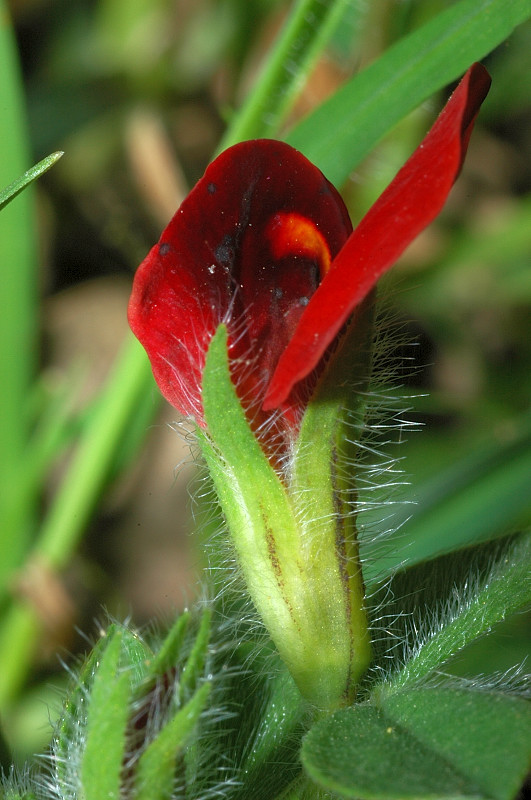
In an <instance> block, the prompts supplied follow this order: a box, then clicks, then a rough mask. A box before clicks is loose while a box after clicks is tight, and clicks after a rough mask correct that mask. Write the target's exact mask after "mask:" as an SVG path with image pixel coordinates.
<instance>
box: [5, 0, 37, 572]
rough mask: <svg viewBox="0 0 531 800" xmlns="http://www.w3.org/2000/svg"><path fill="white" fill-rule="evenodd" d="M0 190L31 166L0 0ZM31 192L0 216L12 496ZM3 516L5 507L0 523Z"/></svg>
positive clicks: (26, 315) (30, 328)
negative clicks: (0, 187) (29, 164)
mask: <svg viewBox="0 0 531 800" xmlns="http://www.w3.org/2000/svg"><path fill="white" fill-rule="evenodd" d="M0 64H1V65H2V66H1V69H0V108H1V109H2V114H1V117H0V143H1V144H0V148H1V149H0V186H5V185H6V184H8V183H10V182H11V181H13V180H14V179H16V178H17V177H18V176H19V175H20V174H21V173H22V172H24V170H25V169H26V168H27V166H28V162H29V158H28V152H29V146H28V141H27V131H26V114H25V109H24V102H23V91H22V83H21V79H20V74H19V66H18V59H17V53H16V47H15V39H14V36H13V31H12V27H11V24H10V18H9V13H8V9H7V7H6V4H5V2H4V1H3V0H0ZM34 222H35V220H34V215H33V205H32V196H31V190H30V191H28V192H24V194H22V195H21V196H20V197H18V198H17V200H16V202H14V203H12V204H11V205H10V206H9V208H4V209H3V210H2V212H1V213H0V263H1V264H2V313H1V314H0V348H1V350H2V353H1V357H0V386H1V387H2V413H1V414H0V453H1V454H2V457H1V458H0V486H1V487H2V492H4V491H5V492H6V494H7V493H8V492H9V485H10V477H11V470H12V468H13V465H14V464H17V463H18V461H19V459H20V456H21V454H22V452H23V450H24V447H25V444H26V437H27V425H26V419H25V417H24V415H23V414H22V411H21V410H22V408H23V407H24V401H25V399H26V395H27V393H28V390H29V386H30V383H31V380H32V377H33V374H34V369H35V359H36V354H37V347H36V341H37V331H36V325H37V311H36V309H37V303H36V286H37V280H36V274H35V269H36V243H35V234H34ZM31 516H32V506H31V504H28V508H27V514H26V519H25V520H24V523H23V524H21V526H20V527H19V529H18V530H17V531H11V530H8V529H6V528H4V527H3V526H2V525H1V524H0V561H1V560H2V559H3V554H4V551H5V550H6V549H7V548H9V547H10V546H11V543H12V539H13V536H15V535H16V536H17V537H18V539H17V540H18V542H19V544H20V545H21V546H25V545H26V543H28V542H29V536H30V529H31ZM1 518H2V511H1V507H0V521H1Z"/></svg>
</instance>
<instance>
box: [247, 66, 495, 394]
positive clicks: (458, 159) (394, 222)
mask: <svg viewBox="0 0 531 800" xmlns="http://www.w3.org/2000/svg"><path fill="white" fill-rule="evenodd" d="M489 87H490V76H489V74H488V72H487V71H486V69H485V68H484V67H483V66H482V65H481V64H473V65H472V66H471V67H470V69H469V70H468V71H467V73H466V74H465V76H464V78H463V79H462V80H461V82H460V84H459V85H458V87H457V88H456V90H455V92H454V93H453V94H452V96H451V97H450V99H449V101H448V103H447V104H446V106H445V108H444V109H443V110H442V112H441V114H440V115H439V117H438V118H437V120H436V122H435V124H434V125H433V127H432V128H431V130H430V132H429V133H428V135H427V136H426V138H425V139H424V141H423V142H422V144H421V145H420V146H419V147H418V148H417V150H416V151H415V152H414V153H413V155H412V156H411V158H410V159H409V160H408V161H407V162H406V164H405V165H404V166H403V167H402V169H401V170H400V171H399V172H398V174H397V175H396V177H395V178H394V180H393V181H392V182H391V184H390V185H389V186H388V187H387V189H386V190H385V191H384V192H383V194H382V195H381V197H380V198H379V199H378V200H377V201H376V203H375V204H374V206H373V207H372V208H371V209H370V211H369V212H368V213H367V214H366V216H365V217H364V218H363V219H362V221H361V222H360V223H359V225H358V226H357V228H356V229H355V230H354V232H353V233H352V235H351V236H350V237H349V239H348V241H347V243H346V244H345V246H344V247H343V248H342V249H341V251H340V253H339V254H338V256H337V257H336V258H335V259H334V260H333V262H332V265H331V267H330V270H329V272H328V273H327V275H326V276H325V278H324V280H323V281H322V283H321V284H320V286H319V287H318V289H317V290H316V292H315V294H314V295H313V297H312V299H311V302H310V303H309V305H308V306H307V308H306V309H305V311H304V313H303V314H302V316H301V319H300V322H299V324H298V326H297V328H296V330H295V333H294V334H293V338H292V339H291V341H290V342H289V344H288V346H287V347H286V349H285V351H284V352H283V354H282V356H281V358H280V360H279V362H278V365H277V368H276V370H275V372H274V374H273V378H272V380H271V383H270V385H269V387H268V390H267V393H266V398H265V401H264V404H263V408H264V409H265V410H268V409H272V408H276V407H279V406H280V405H281V404H282V403H283V402H284V401H285V400H286V398H287V397H288V396H289V394H290V393H291V391H292V389H293V387H294V386H295V384H296V383H297V382H298V381H300V380H302V379H303V378H305V377H306V376H307V375H309V373H310V372H311V371H312V370H313V369H314V367H316V365H317V364H318V362H319V360H320V359H321V357H322V356H323V354H324V353H325V351H326V348H327V347H328V345H329V344H330V343H331V342H332V341H333V340H334V338H335V337H336V336H337V334H338V332H339V331H340V330H341V328H342V326H343V325H344V324H345V322H346V321H347V319H348V318H349V316H350V314H351V313H352V311H353V310H354V309H355V308H356V306H358V305H359V304H360V303H361V301H362V300H363V299H364V298H365V297H366V296H367V295H368V293H369V292H370V290H371V289H372V288H373V286H374V285H375V284H376V282H377V281H378V279H379V278H380V277H381V276H382V275H383V274H384V273H385V272H386V271H387V270H388V269H389V268H390V267H392V266H393V264H394V263H395V262H396V260H397V259H398V257H399V256H400V255H401V253H402V252H403V251H404V250H405V248H406V247H407V246H408V245H409V244H410V243H411V242H412V241H413V239H415V237H416V236H417V235H418V234H419V233H420V232H421V231H422V230H423V229H424V228H425V227H426V226H427V225H429V223H430V222H431V221H432V220H433V219H434V218H435V217H436V216H437V214H438V213H439V212H440V210H441V208H442V207H443V205H444V202H445V200H446V198H447V196H448V193H449V191H450V189H451V188H452V185H453V183H454V181H455V180H456V178H457V176H458V175H459V172H460V170H461V166H462V164H463V160H464V157H465V154H466V149H467V146H468V141H469V139H470V135H471V133H472V128H473V125H474V121H475V118H476V116H477V113H478V111H479V108H480V106H481V103H482V102H483V100H484V99H485V97H486V95H487V92H488V90H489Z"/></svg>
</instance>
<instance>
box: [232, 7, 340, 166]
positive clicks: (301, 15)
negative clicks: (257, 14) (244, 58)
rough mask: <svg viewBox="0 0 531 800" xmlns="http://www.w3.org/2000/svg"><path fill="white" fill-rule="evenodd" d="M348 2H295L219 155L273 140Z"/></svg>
mask: <svg viewBox="0 0 531 800" xmlns="http://www.w3.org/2000/svg"><path fill="white" fill-rule="evenodd" d="M349 2H350V0H328V2H323V0H297V2H296V3H295V4H294V7H293V10H292V12H291V14H290V16H289V17H288V20H287V21H286V24H285V26H284V28H283V30H282V32H281V34H280V36H279V38H278V41H277V44H276V46H275V49H274V50H273V52H272V53H271V55H270V56H269V58H268V59H267V63H266V65H265V67H264V69H263V71H262V73H261V75H260V77H259V79H258V81H257V82H256V83H255V84H254V86H253V88H252V90H251V94H250V95H249V96H248V98H247V100H246V102H245V104H244V106H243V108H242V109H241V111H240V112H239V113H238V114H237V116H236V117H235V119H234V121H233V123H232V124H231V125H230V127H229V129H228V130H227V132H226V134H225V136H224V137H223V139H222V141H221V144H220V146H219V152H221V151H222V150H225V148H227V147H230V146H231V145H233V144H235V143H236V142H240V141H243V140H244V139H254V138H257V137H268V136H274V135H275V134H276V133H277V131H278V129H279V127H280V125H281V124H282V122H283V121H284V120H285V118H286V115H287V113H288V112H289V110H290V108H291V106H292V104H293V101H294V99H295V97H296V95H297V94H298V92H299V91H300V90H301V88H302V86H303V84H304V80H305V78H306V76H307V75H308V73H309V71H310V69H311V68H312V66H313V65H314V63H315V62H316V60H317V58H318V57H319V55H320V54H321V53H322V51H323V49H324V47H325V46H326V44H327V42H328V41H329V39H330V37H331V36H332V34H333V32H334V30H335V29H336V27H337V25H338V24H339V22H340V21H341V19H342V17H343V15H344V13H345V10H346V9H347V8H348V6H349Z"/></svg>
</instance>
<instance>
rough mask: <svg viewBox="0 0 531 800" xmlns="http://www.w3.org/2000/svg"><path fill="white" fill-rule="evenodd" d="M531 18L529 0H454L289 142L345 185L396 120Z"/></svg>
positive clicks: (311, 116) (307, 120) (310, 117)
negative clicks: (456, 0)
mask: <svg viewBox="0 0 531 800" xmlns="http://www.w3.org/2000/svg"><path fill="white" fill-rule="evenodd" d="M529 17H531V4H530V2H529V0H513V2H511V3H507V1H506V0H461V2H459V3H455V4H453V5H452V6H451V8H448V9H446V10H445V11H443V12H442V13H440V14H438V15H437V16H436V17H435V18H434V19H431V20H430V21H429V22H427V23H426V24H425V25H423V26H421V27H420V28H419V29H417V30H416V31H414V32H413V33H411V34H409V35H408V36H406V37H404V38H403V39H401V40H400V41H399V42H397V44H395V45H394V46H393V47H391V48H389V50H387V52H385V53H384V54H383V55H382V56H381V57H380V58H379V59H378V60H377V61H375V62H373V63H372V64H370V66H369V67H367V68H366V69H365V70H363V72H360V73H359V74H358V75H356V76H355V77H354V78H353V79H352V80H351V81H349V82H348V83H346V84H345V85H344V86H343V87H342V88H341V89H340V90H339V91H337V92H336V93H335V94H334V95H333V97H331V98H330V99H329V100H328V101H326V102H325V103H323V104H322V105H321V106H319V108H317V109H316V111H314V112H312V113H311V114H309V115H308V117H306V118H305V119H304V120H302V122H300V123H299V124H298V125H297V126H296V127H295V128H294V129H293V130H292V131H291V132H290V133H289V134H288V136H287V138H286V141H287V142H289V144H291V145H293V147H296V148H297V149H299V150H302V152H303V153H304V154H305V155H306V156H307V158H309V159H310V161H313V162H314V163H315V164H316V165H317V166H318V167H319V169H321V170H322V171H323V172H324V174H325V175H326V177H327V178H328V180H330V181H332V183H334V184H335V185H336V186H340V185H341V184H343V183H344V182H345V181H346V179H347V178H348V176H349V174H350V172H351V171H352V170H353V169H354V168H355V167H356V166H357V164H359V163H360V161H361V160H362V159H363V158H364V157H365V156H366V155H367V154H368V153H369V151H370V150H371V149H372V148H373V147H374V145H375V144H376V142H377V141H379V139H381V138H382V136H383V135H384V134H385V133H386V132H387V131H388V130H390V128H392V127H393V125H395V124H396V123H397V122H398V121H399V120H400V119H402V117H404V116H405V115H406V114H407V113H408V112H409V111H412V110H413V109H414V108H416V107H417V106H418V105H420V104H421V103H422V102H423V101H424V100H426V99H427V98H428V97H430V96H431V95H433V94H434V93H435V92H437V91H438V90H439V89H442V88H443V87H444V86H446V85H447V84H449V83H450V82H451V81H453V80H455V79H456V78H458V77H459V76H460V75H462V74H463V73H464V72H465V71H466V69H467V68H468V67H469V66H470V64H472V63H473V62H474V61H478V60H479V59H481V58H483V57H484V56H485V55H487V54H488V53H489V52H490V51H491V50H493V49H494V48H495V47H496V46H497V45H499V44H500V43H501V42H503V41H504V40H505V39H506V38H507V37H508V36H509V35H510V34H511V32H512V31H513V29H514V28H515V27H516V26H517V25H519V24H520V23H522V22H524V21H525V20H526V19H528V18H529Z"/></svg>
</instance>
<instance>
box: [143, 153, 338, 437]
mask: <svg viewBox="0 0 531 800" xmlns="http://www.w3.org/2000/svg"><path fill="white" fill-rule="evenodd" d="M351 231H352V225H351V223H350V219H349V217H348V213H347V211H346V208H345V205H344V203H343V201H342V199H341V197H340V196H339V194H338V193H337V191H336V190H335V188H334V187H333V186H332V184H330V183H329V182H328V181H327V180H326V178H325V177H324V176H323V174H322V173H321V172H320V171H319V170H318V169H317V167H315V166H314V165H313V164H311V163H310V162H309V161H308V160H307V159H306V158H305V157H304V156H303V155H302V154H301V153H299V152H298V151H296V150H294V149H293V148H292V147H290V146H289V145H286V144H284V143H283V142H277V141H273V140H268V139H261V140H255V141H249V142H242V143H241V144H238V145H235V146H234V147H231V148H229V149H228V150H226V151H225V152H224V153H222V154H221V155H220V156H219V157H218V158H217V159H216V160H215V161H214V162H213V163H212V164H211V165H210V166H209V167H208V168H207V170H206V172H205V175H204V177H203V178H202V179H201V180H200V181H199V182H198V183H197V185H196V186H195V188H194V189H193V190H192V192H191V193H190V194H189V195H188V197H187V198H186V200H185V201H184V202H183V204H182V205H181V207H180V208H179V210H178V211H177V213H176V214H175V216H174V217H173V219H172V220H171V222H170V224H169V225H168V227H167V228H166V230H165V231H164V232H163V234H162V236H161V238H160V241H159V243H158V244H157V245H156V246H155V247H154V248H153V249H152V250H151V252H150V253H149V254H148V256H147V258H146V259H145V260H144V261H143V263H142V264H141V265H140V267H139V268H138V270H137V273H136V275H135V280H134V284H133V292H132V295H131V299H130V302H129V309H128V316H129V324H130V326H131V328H132V330H133V333H134V334H135V335H136V336H137V337H138V339H140V341H141V343H142V344H143V345H144V347H145V349H146V351H147V353H148V356H149V358H150V360H151V365H152V369H153V373H154V376H155V379H156V381H157V383H158V386H159V388H160V390H161V391H162V394H163V395H164V396H165V397H166V399H167V400H168V401H169V402H170V403H171V404H172V405H174V406H175V407H176V408H177V409H179V410H180V411H181V412H182V413H184V414H186V415H189V414H191V415H192V416H194V417H195V418H196V419H197V420H198V421H199V423H200V424H201V417H202V406H201V375H202V371H203V368H204V363H205V354H206V350H207V348H208V344H209V341H210V338H211V337H212V335H213V334H214V332H215V330H216V328H217V326H218V325H219V324H220V323H221V322H226V323H227V324H228V327H229V346H230V352H231V362H232V363H231V368H232V372H233V377H234V380H235V383H236V385H237V388H238V391H239V393H240V397H242V399H244V400H245V403H246V404H247V405H248V406H253V405H254V406H257V405H258V406H259V405H261V403H262V400H263V395H264V392H265V388H266V387H267V385H268V383H269V380H270V378H271V375H272V372H273V369H274V368H275V367H276V364H277V362H278V359H279V357H280V355H281V353H282V352H283V350H284V349H285V347H286V345H287V343H288V342H289V340H290V339H291V337H292V335H293V332H294V330H295V328H296V326H297V323H298V321H299V319H300V316H301V314H302V312H303V311H304V308H305V307H306V305H307V304H308V301H309V298H310V296H311V295H312V294H313V293H314V291H315V289H316V287H317V285H318V283H319V281H320V280H321V278H322V275H323V274H324V273H325V272H326V270H327V269H328V267H329V266H330V263H331V261H332V260H333V259H334V258H335V256H336V255H337V253H338V252H339V250H340V249H341V247H342V246H343V245H344V244H345V242H346V241H347V239H348V236H349V235H350V233H351Z"/></svg>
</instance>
